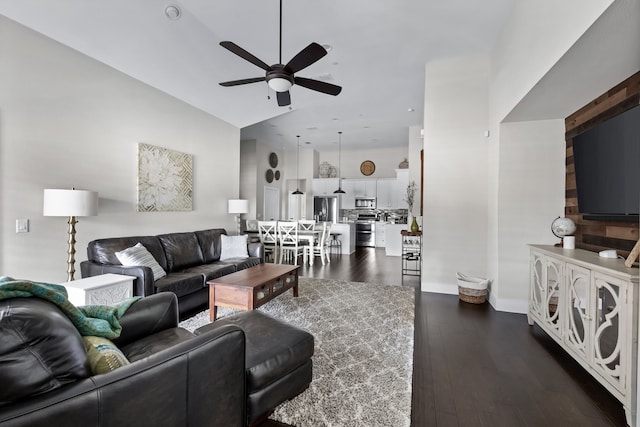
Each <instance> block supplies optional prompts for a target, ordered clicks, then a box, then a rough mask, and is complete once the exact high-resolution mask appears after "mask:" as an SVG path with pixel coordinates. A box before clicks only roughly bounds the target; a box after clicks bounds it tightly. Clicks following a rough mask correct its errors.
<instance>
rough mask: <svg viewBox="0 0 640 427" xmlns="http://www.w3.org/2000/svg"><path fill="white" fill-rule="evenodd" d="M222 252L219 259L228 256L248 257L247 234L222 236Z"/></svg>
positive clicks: (227, 257)
mask: <svg viewBox="0 0 640 427" xmlns="http://www.w3.org/2000/svg"><path fill="white" fill-rule="evenodd" d="M221 237H222V252H221V253H220V261H222V260H225V259H230V258H249V252H248V251H247V237H248V236H247V235H246V234H244V235H242V236H227V235H226V234H223V235H222V236H221Z"/></svg>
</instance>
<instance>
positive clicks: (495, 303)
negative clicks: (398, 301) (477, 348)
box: [420, 282, 529, 314]
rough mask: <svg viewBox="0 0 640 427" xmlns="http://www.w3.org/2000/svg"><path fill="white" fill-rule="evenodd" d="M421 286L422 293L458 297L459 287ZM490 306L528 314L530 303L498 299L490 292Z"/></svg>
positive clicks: (424, 284)
mask: <svg viewBox="0 0 640 427" xmlns="http://www.w3.org/2000/svg"><path fill="white" fill-rule="evenodd" d="M420 285H421V286H420V290H421V291H422V292H433V293H435V294H448V295H458V286H457V285H451V284H444V283H425V282H422V283H421V284H420ZM489 304H491V306H492V307H493V309H494V310H496V311H506V312H508V313H517V314H527V311H528V310H529V302H528V301H527V300H520V299H509V298H496V297H495V296H494V294H493V293H492V292H489Z"/></svg>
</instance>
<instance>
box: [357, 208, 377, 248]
mask: <svg viewBox="0 0 640 427" xmlns="http://www.w3.org/2000/svg"><path fill="white" fill-rule="evenodd" d="M377 219H378V215H377V214H376V213H374V212H361V213H359V214H358V219H357V220H356V246H367V247H372V248H373V247H375V246H376V220H377Z"/></svg>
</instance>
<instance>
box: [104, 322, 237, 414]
mask: <svg viewBox="0 0 640 427" xmlns="http://www.w3.org/2000/svg"><path fill="white" fill-rule="evenodd" d="M229 326H230V327H228V328H222V327H221V328H219V329H217V330H215V331H211V333H207V334H203V335H199V336H194V337H193V339H192V340H188V341H185V342H182V343H180V344H177V345H175V346H173V347H171V348H168V349H166V350H164V351H161V352H158V353H156V354H154V355H152V356H149V357H147V358H144V359H142V360H139V361H138V362H134V363H132V364H131V365H127V366H124V367H122V368H119V369H116V370H115V371H113V372H112V373H110V374H107V375H98V376H95V377H93V379H94V381H95V382H96V385H97V386H99V387H100V388H101V390H100V396H101V403H100V406H101V413H102V417H104V419H105V420H108V422H105V423H104V424H105V425H132V424H133V425H136V423H135V422H134V423H132V422H131V419H132V417H133V418H134V419H135V418H136V417H137V418H138V419H139V420H140V421H139V424H138V425H167V421H168V420H175V421H176V422H175V423H169V424H175V425H196V426H199V425H212V426H244V425H245V423H246V391H245V390H246V389H245V387H246V386H245V337H244V332H243V331H242V330H241V329H240V328H238V327H236V326H231V325H229ZM111 374H115V375H114V376H113V377H111V376H110V375H111ZM138 377H139V378H138ZM203 378H206V381H203ZM178 395H179V396H180V398H177V396H178ZM141 396H148V401H147V402H145V403H144V405H143V406H142V407H143V408H144V409H143V410H141V407H140V406H137V405H131V402H136V401H139V400H140V397H141ZM145 400H146V399H145ZM176 413H178V414H183V413H186V414H187V416H185V417H184V418H182V419H183V420H184V421H180V422H179V421H178V419H180V418H181V417H180V416H178V418H176ZM141 419H144V422H142V421H141Z"/></svg>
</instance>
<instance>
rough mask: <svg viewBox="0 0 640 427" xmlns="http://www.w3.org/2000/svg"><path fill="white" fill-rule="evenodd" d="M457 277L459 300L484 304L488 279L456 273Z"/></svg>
mask: <svg viewBox="0 0 640 427" xmlns="http://www.w3.org/2000/svg"><path fill="white" fill-rule="evenodd" d="M456 277H457V278H458V297H459V298H460V301H464V302H468V303H471V304H484V303H485V301H487V288H488V286H489V279H483V278H481V277H473V276H467V275H466V274H462V273H456Z"/></svg>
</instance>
